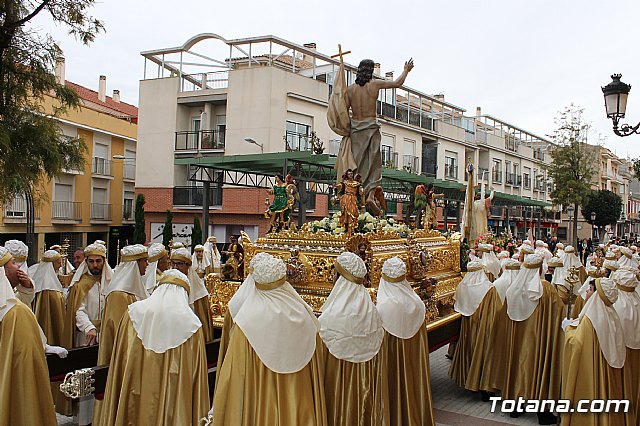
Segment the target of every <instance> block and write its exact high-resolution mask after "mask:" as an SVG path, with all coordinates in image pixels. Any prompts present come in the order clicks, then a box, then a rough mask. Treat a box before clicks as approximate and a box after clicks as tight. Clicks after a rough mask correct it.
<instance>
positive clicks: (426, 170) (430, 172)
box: [422, 158, 438, 177]
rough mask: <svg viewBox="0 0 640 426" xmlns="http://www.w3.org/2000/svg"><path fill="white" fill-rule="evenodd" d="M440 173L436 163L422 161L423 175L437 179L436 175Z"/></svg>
mask: <svg viewBox="0 0 640 426" xmlns="http://www.w3.org/2000/svg"><path fill="white" fill-rule="evenodd" d="M437 172H438V165H437V164H436V163H435V161H434V162H431V163H429V162H426V161H424V158H423V161H422V174H423V175H425V176H430V177H436V174H437Z"/></svg>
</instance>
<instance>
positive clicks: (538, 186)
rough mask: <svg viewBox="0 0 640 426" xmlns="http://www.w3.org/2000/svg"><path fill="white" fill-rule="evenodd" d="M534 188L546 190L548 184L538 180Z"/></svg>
mask: <svg viewBox="0 0 640 426" xmlns="http://www.w3.org/2000/svg"><path fill="white" fill-rule="evenodd" d="M533 189H534V190H536V191H540V192H546V190H547V184H546V182H545V181H543V180H537V181H536V184H535V186H534V187H533Z"/></svg>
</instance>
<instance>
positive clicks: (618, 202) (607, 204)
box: [582, 189, 622, 228]
mask: <svg viewBox="0 0 640 426" xmlns="http://www.w3.org/2000/svg"><path fill="white" fill-rule="evenodd" d="M621 211H622V198H620V196H619V195H618V194H616V193H614V192H611V191H609V190H607V189H603V190H601V191H593V192H592V193H591V195H590V196H589V198H588V199H587V202H586V203H585V205H584V207H583V208H582V216H584V218H585V220H586V221H587V222H588V223H589V224H591V225H595V226H597V227H598V228H604V227H605V226H607V225H614V224H615V223H617V222H618V219H620V212H621ZM592 212H595V213H596V220H595V221H593V222H592V221H591V213H592Z"/></svg>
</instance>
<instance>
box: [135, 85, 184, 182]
mask: <svg viewBox="0 0 640 426" xmlns="http://www.w3.org/2000/svg"><path fill="white" fill-rule="evenodd" d="M177 93H178V78H162V79H155V80H142V81H141V82H140V98H139V99H140V105H139V111H140V113H139V118H138V147H137V150H138V152H139V153H144V154H142V155H140V158H139V160H140V161H138V162H137V166H136V186H138V187H141V188H169V187H172V186H173V175H174V168H173V167H171V166H170V165H173V158H174V147H175V132H176V130H178V129H177V128H176V120H177V110H178V104H177V100H176V94H177Z"/></svg>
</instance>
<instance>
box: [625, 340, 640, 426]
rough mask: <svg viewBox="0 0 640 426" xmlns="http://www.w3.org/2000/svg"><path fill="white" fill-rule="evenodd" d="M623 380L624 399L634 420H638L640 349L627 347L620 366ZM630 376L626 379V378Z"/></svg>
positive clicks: (639, 417)
mask: <svg viewBox="0 0 640 426" xmlns="http://www.w3.org/2000/svg"><path fill="white" fill-rule="evenodd" d="M622 370H623V373H622V374H623V376H624V377H625V381H624V399H628V400H629V403H630V404H631V411H633V416H634V418H635V419H636V421H640V379H639V378H640V349H631V348H627V356H626V358H625V360H624V367H622ZM629 377H630V378H631V380H628V379H627V378H629Z"/></svg>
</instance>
